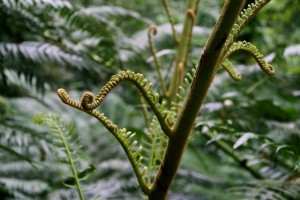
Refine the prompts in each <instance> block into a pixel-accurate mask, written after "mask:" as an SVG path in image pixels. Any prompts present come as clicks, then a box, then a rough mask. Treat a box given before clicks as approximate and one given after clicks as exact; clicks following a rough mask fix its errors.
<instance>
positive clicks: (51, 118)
mask: <svg viewBox="0 0 300 200" xmlns="http://www.w3.org/2000/svg"><path fill="white" fill-rule="evenodd" d="M34 121H35V123H38V124H41V123H43V124H45V125H47V126H48V127H49V128H50V131H51V132H52V133H53V134H54V135H55V136H56V137H58V138H59V139H60V141H58V142H57V145H58V148H62V149H63V151H64V152H65V155H66V158H65V159H66V160H67V162H68V166H69V168H70V170H71V172H72V177H73V178H74V180H75V185H76V189H77V192H78V195H79V198H80V199H81V200H83V199H84V197H83V190H82V189H81V185H80V178H79V176H78V174H79V172H78V170H77V168H76V166H75V161H74V159H75V157H74V156H76V155H77V154H76V153H74V152H72V149H71V148H70V146H69V144H71V143H72V142H71V141H69V140H68V138H72V137H69V136H70V134H72V130H71V129H70V128H68V124H67V123H66V122H61V121H60V117H59V116H58V115H51V114H49V115H42V114H36V115H35V116H34Z"/></svg>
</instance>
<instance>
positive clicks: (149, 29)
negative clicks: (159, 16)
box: [148, 24, 157, 37]
mask: <svg viewBox="0 0 300 200" xmlns="http://www.w3.org/2000/svg"><path fill="white" fill-rule="evenodd" d="M151 33H153V35H156V34H157V27H156V26H155V25H154V24H152V25H150V26H149V28H148V37H149V35H150V34H151ZM150 37H151V35H150Z"/></svg>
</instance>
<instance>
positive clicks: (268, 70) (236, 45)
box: [224, 41, 275, 75]
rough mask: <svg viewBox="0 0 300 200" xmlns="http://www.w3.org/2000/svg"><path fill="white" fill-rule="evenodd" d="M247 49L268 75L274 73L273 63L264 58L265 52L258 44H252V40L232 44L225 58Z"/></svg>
mask: <svg viewBox="0 0 300 200" xmlns="http://www.w3.org/2000/svg"><path fill="white" fill-rule="evenodd" d="M239 50H242V51H246V52H248V53H250V54H251V55H252V56H253V57H254V58H255V60H256V62H257V63H258V65H259V66H260V68H261V69H262V70H263V71H264V72H265V73H266V74H268V75H273V74H274V73H275V69H274V68H273V67H272V65H270V64H268V63H267V61H266V60H265V59H264V56H263V54H261V53H260V52H259V51H258V49H257V48H256V46H254V45H253V44H251V43H250V42H245V41H243V42H240V41H239V42H235V43H233V44H232V46H231V47H230V49H229V50H228V51H227V52H226V54H225V57H224V59H226V58H228V57H229V56H230V55H231V54H232V53H234V52H236V51H239Z"/></svg>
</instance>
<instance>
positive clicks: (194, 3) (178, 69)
mask: <svg viewBox="0 0 300 200" xmlns="http://www.w3.org/2000/svg"><path fill="white" fill-rule="evenodd" d="M199 3H200V0H188V2H187V8H186V15H185V21H184V25H183V31H182V34H181V37H180V41H179V46H178V49H177V54H176V59H175V65H174V72H173V76H172V79H171V82H170V85H169V89H168V98H167V99H168V104H169V105H170V102H171V101H174V100H175V99H176V95H177V93H178V88H179V86H180V85H181V83H182V82H183V77H184V76H183V74H184V69H185V67H186V63H187V60H188V56H189V51H190V46H191V45H190V44H191V40H192V35H193V27H194V23H195V16H196V13H197V10H198V5H199Z"/></svg>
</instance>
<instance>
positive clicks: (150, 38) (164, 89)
mask: <svg viewBox="0 0 300 200" xmlns="http://www.w3.org/2000/svg"><path fill="white" fill-rule="evenodd" d="M151 32H152V33H153V35H156V33H157V29H156V27H155V26H154V25H151V26H150V27H149V30H148V42H149V47H150V50H151V54H152V56H153V59H154V64H155V67H156V72H157V75H158V79H159V82H160V85H161V88H162V93H163V96H164V97H166V95H167V89H166V86H165V82H164V79H163V76H162V73H161V65H160V62H159V60H158V57H157V55H156V50H155V47H154V44H153V40H152V37H151Z"/></svg>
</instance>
